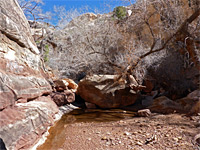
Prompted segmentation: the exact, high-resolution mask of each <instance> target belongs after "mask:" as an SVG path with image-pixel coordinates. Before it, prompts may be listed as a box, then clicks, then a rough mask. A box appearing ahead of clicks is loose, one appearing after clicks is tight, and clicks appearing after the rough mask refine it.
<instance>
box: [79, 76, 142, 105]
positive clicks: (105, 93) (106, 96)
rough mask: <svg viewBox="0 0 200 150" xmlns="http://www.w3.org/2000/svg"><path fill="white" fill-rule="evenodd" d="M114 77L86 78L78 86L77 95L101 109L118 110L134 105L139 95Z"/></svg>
mask: <svg viewBox="0 0 200 150" xmlns="http://www.w3.org/2000/svg"><path fill="white" fill-rule="evenodd" d="M116 78H117V76H115V75H93V76H86V78H85V79H83V80H81V81H80V82H79V84H78V89H77V94H78V95H80V96H81V97H82V98H83V99H84V100H85V101H86V102H89V103H93V104H96V105H97V106H99V107H101V108H120V107H123V106H127V105H131V104H133V103H135V101H136V100H137V98H138V97H139V94H137V93H136V92H135V91H133V90H132V89H131V88H130V86H129V85H128V86H127V84H126V82H125V81H119V82H116V81H115V80H116Z"/></svg>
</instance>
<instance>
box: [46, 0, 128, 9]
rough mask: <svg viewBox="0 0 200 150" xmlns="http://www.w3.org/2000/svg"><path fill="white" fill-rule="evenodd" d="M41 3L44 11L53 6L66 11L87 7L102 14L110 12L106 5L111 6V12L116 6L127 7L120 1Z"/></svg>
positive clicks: (71, 0) (48, 0)
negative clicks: (64, 8) (60, 7)
mask: <svg viewBox="0 0 200 150" xmlns="http://www.w3.org/2000/svg"><path fill="white" fill-rule="evenodd" d="M43 2H44V3H45V4H44V5H43V6H42V8H43V10H44V11H51V10H53V6H54V5H57V6H61V5H62V6H63V5H64V6H65V7H66V9H67V10H69V9H72V8H82V7H84V6H89V8H90V9H91V11H92V10H94V9H96V8H97V9H98V10H101V11H103V12H109V11H110V10H109V9H108V8H107V7H105V5H106V4H108V5H110V6H111V8H110V9H111V10H113V8H114V7H116V6H120V5H127V3H124V2H122V1H121V0H43Z"/></svg>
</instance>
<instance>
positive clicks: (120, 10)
mask: <svg viewBox="0 0 200 150" xmlns="http://www.w3.org/2000/svg"><path fill="white" fill-rule="evenodd" d="M126 14H127V12H126V8H125V7H123V6H118V7H116V8H115V9H114V16H116V17H117V18H118V19H124V18H125V17H126Z"/></svg>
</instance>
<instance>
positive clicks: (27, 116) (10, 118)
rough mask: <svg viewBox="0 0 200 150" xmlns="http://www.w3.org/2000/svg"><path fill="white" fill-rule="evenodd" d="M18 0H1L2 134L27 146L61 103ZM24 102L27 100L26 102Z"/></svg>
mask: <svg viewBox="0 0 200 150" xmlns="http://www.w3.org/2000/svg"><path fill="white" fill-rule="evenodd" d="M41 66H42V64H41V63H40V54H39V50H38V48H37V47H36V44H35V42H34V40H33V37H32V36H31V32H30V27H29V24H28V21H27V20H26V17H25V16H24V14H23V11H22V10H21V8H20V7H19V5H18V3H17V0H6V1H5V0H0V138H1V139H2V140H3V142H4V144H5V146H6V148H7V149H9V150H12V149H26V148H28V147H29V146H30V145H32V144H34V143H35V142H36V141H37V140H38V138H39V137H40V136H41V134H43V133H44V132H45V131H46V130H47V127H49V126H50V125H52V124H53V122H54V115H55V114H56V113H57V112H58V107H57V106H56V104H55V103H54V102H53V101H52V100H51V98H50V96H48V97H47V96H46V97H44V96H42V95H48V94H50V92H51V91H52V88H51V86H50V84H49V83H48V81H47V80H46V78H45V77H48V75H47V74H46V73H45V72H44V71H43V69H41V68H42V67H41ZM22 102H23V103H22Z"/></svg>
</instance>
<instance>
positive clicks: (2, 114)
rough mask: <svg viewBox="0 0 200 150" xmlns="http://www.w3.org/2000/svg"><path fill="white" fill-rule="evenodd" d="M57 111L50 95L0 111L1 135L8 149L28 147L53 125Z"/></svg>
mask: <svg viewBox="0 0 200 150" xmlns="http://www.w3.org/2000/svg"><path fill="white" fill-rule="evenodd" d="M57 112H58V107H57V106H56V104H55V103H54V102H53V101H52V100H51V98H50V96H48V97H40V98H38V99H36V100H34V101H30V102H28V103H18V104H16V106H15V107H10V108H6V109H4V110H3V111H0V135H1V138H2V139H3V141H4V143H5V145H6V147H7V149H28V148H29V147H30V146H31V145H33V144H34V143H35V142H37V140H38V139H39V138H40V137H41V135H42V134H43V133H44V132H45V131H46V130H47V128H48V127H49V126H51V125H53V123H54V117H55V114H56V113H57Z"/></svg>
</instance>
